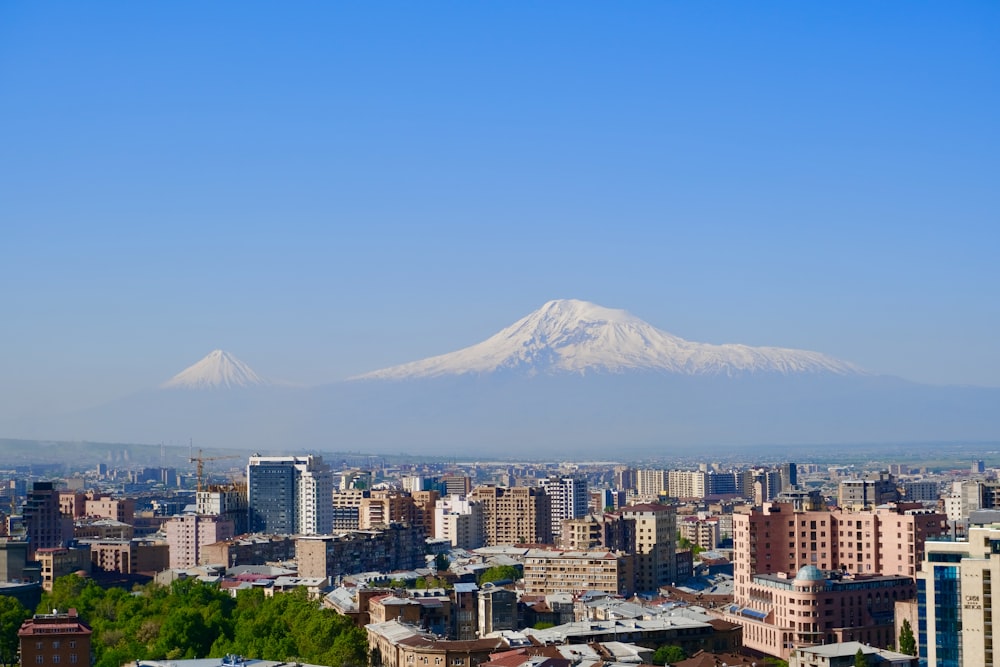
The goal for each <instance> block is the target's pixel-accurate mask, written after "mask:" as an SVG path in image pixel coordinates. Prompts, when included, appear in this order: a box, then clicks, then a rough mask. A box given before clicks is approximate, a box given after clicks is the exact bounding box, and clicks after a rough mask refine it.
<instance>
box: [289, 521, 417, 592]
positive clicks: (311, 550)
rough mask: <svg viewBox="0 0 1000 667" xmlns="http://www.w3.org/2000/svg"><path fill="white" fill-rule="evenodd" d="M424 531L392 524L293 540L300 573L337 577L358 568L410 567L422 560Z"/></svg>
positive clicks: (372, 569)
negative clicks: (378, 527) (380, 527)
mask: <svg viewBox="0 0 1000 667" xmlns="http://www.w3.org/2000/svg"><path fill="white" fill-rule="evenodd" d="M425 551H426V544H425V542H424V537H423V531H422V530H420V529H419V528H416V527H413V526H406V525H403V524H391V525H389V526H386V527H383V528H382V529H379V530H357V531H350V532H345V533H341V534H339V535H310V536H304V537H300V538H298V539H297V540H296V541H295V560H296V562H297V563H298V567H299V576H302V577H327V578H329V579H330V581H334V580H335V579H336V578H338V577H341V576H344V575H348V574H357V573H359V572H383V573H386V574H388V573H390V572H394V571H397V570H413V569H415V568H418V567H422V566H423V565H424V564H425V562H424V552H425Z"/></svg>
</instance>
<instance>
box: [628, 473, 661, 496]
mask: <svg viewBox="0 0 1000 667" xmlns="http://www.w3.org/2000/svg"><path fill="white" fill-rule="evenodd" d="M668 488H669V485H668V484H667V471H666V470H657V469H643V470H636V471H635V495H637V496H639V497H641V498H658V497H659V496H665V495H668Z"/></svg>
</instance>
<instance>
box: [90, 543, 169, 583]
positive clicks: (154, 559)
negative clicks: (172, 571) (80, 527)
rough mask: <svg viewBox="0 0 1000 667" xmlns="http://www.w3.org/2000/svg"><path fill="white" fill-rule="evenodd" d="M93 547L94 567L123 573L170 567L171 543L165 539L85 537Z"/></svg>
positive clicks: (92, 564)
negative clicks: (163, 540)
mask: <svg viewBox="0 0 1000 667" xmlns="http://www.w3.org/2000/svg"><path fill="white" fill-rule="evenodd" d="M80 544H83V545H86V546H88V547H90V563H91V567H92V569H93V570H100V571H103V572H121V573H122V574H150V575H152V574H156V573H157V572H162V571H163V570H166V569H167V568H169V567H170V546H169V545H167V544H164V543H162V542H156V541H154V540H147V539H143V538H136V539H115V538H105V539H84V540H80Z"/></svg>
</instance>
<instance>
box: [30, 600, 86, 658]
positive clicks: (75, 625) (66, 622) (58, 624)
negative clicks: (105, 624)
mask: <svg viewBox="0 0 1000 667" xmlns="http://www.w3.org/2000/svg"><path fill="white" fill-rule="evenodd" d="M90 635H91V630H90V627H89V626H88V625H87V624H86V623H84V622H83V621H82V620H80V617H79V616H78V615H77V613H76V610H75V609H70V610H69V611H68V612H66V613H59V612H56V613H53V614H35V615H34V616H33V617H32V618H31V619H29V620H27V621H25V622H24V623H23V624H22V625H21V629H20V630H18V631H17V637H18V639H19V641H20V645H21V664H22V665H68V666H70V667H72V666H73V665H80V667H88V666H89V665H90Z"/></svg>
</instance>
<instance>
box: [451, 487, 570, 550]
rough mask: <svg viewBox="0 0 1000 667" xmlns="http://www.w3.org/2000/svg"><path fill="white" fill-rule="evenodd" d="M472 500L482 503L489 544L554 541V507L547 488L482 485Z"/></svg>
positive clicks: (470, 495)
mask: <svg viewBox="0 0 1000 667" xmlns="http://www.w3.org/2000/svg"><path fill="white" fill-rule="evenodd" d="M469 499H470V500H473V501H476V502H479V503H481V504H482V507H483V527H484V532H485V545H486V546H496V545H500V544H551V543H552V521H551V519H552V507H551V504H550V498H549V496H548V495H546V493H545V491H544V490H543V489H539V488H533V487H525V486H514V487H502V486H479V487H476V488H475V489H473V490H472V492H471V493H470V494H469Z"/></svg>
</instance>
